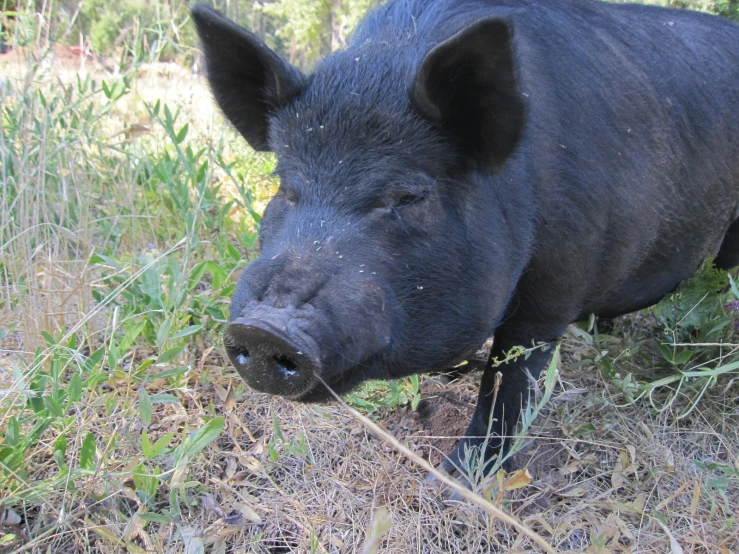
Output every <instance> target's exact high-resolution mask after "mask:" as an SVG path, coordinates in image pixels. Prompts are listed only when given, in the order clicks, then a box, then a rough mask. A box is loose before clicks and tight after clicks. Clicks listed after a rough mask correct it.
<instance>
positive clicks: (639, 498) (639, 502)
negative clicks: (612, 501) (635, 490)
mask: <svg viewBox="0 0 739 554" xmlns="http://www.w3.org/2000/svg"><path fill="white" fill-rule="evenodd" d="M646 504H647V495H646V494H644V493H643V492H640V493H639V494H637V495H636V498H635V499H634V501H633V502H632V503H631V505H632V506H634V509H635V510H637V511H639V512H643V511H644V506H646Z"/></svg>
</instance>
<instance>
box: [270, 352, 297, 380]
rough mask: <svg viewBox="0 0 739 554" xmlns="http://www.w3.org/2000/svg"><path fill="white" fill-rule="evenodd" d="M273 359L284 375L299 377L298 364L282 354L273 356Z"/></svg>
mask: <svg viewBox="0 0 739 554" xmlns="http://www.w3.org/2000/svg"><path fill="white" fill-rule="evenodd" d="M272 359H273V360H274V361H275V363H276V364H277V369H279V370H280V371H281V372H282V373H284V374H285V375H287V376H288V377H292V376H294V375H297V373H298V364H296V363H295V362H294V361H293V360H291V359H290V358H288V357H287V356H284V355H282V354H275V355H274V356H272Z"/></svg>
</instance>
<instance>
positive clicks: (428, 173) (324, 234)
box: [192, 0, 739, 472]
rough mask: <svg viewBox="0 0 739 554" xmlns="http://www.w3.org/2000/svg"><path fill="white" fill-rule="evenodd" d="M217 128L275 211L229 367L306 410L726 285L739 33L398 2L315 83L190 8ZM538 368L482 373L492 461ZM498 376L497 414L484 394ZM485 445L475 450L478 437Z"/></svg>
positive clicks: (441, 2) (704, 19)
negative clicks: (710, 268)
mask: <svg viewBox="0 0 739 554" xmlns="http://www.w3.org/2000/svg"><path fill="white" fill-rule="evenodd" d="M192 19H193V20H194V22H195V25H196V27H197V31H198V34H199V37H200V40H201V44H202V49H203V54H204V58H205V65H206V68H207V79H208V82H209V85H210V87H211V90H212V93H213V95H214V98H215V101H216V102H217V104H218V106H219V107H220V109H221V110H222V111H223V113H224V114H225V117H226V118H227V119H228V121H230V123H231V124H233V126H234V127H235V128H236V130H238V132H239V133H241V135H243V137H244V138H245V139H246V141H247V142H248V143H249V144H250V145H251V146H252V147H253V148H254V149H255V150H258V151H269V152H274V153H275V154H276V157H277V160H278V162H277V169H276V174H277V175H278V176H279V179H280V187H279V191H278V192H277V193H276V195H275V196H274V197H273V198H272V199H271V201H270V202H269V205H268V206H267V208H266V210H265V212H264V217H263V219H262V222H261V228H260V243H261V252H260V257H259V258H258V259H256V260H254V261H252V262H251V263H249V264H248V265H247V267H246V268H245V270H244V271H243V274H242V275H241V277H240V279H239V281H238V284H237V287H236V290H235V293H234V296H233V301H232V305H231V313H230V323H229V324H228V326H227V328H226V330H225V332H224V339H223V340H224V344H225V347H226V350H227V353H228V356H229V358H230V360H231V361H232V363H233V365H234V366H235V368H236V369H237V370H238V373H239V374H240V375H241V376H242V377H243V379H244V380H245V381H246V383H247V384H248V385H249V386H250V387H252V388H254V389H256V390H257V391H263V392H266V393H269V394H272V395H280V396H282V397H285V398H289V399H294V400H296V401H300V402H320V401H326V400H328V399H330V398H331V396H330V393H329V392H328V391H327V389H326V387H325V386H324V385H323V383H326V384H327V385H329V386H330V387H331V388H332V389H333V390H334V391H336V392H337V393H339V394H341V393H345V392H347V391H349V390H351V389H352V388H354V387H355V386H357V385H358V384H359V383H361V382H362V381H364V380H366V379H394V378H399V377H404V376H408V375H412V374H419V373H426V372H432V371H438V370H443V369H446V368H449V367H453V366H455V365H456V364H459V363H460V362H462V361H464V360H465V359H467V358H468V357H469V356H470V355H471V354H472V353H474V352H475V351H476V350H477V349H478V348H479V347H480V346H481V345H482V344H483V343H484V342H485V341H486V340H487V339H488V338H489V337H490V336H494V342H493V347H492V351H491V356H492V357H493V358H497V359H504V358H505V353H506V352H508V351H509V350H510V349H511V348H512V347H514V346H517V345H521V346H524V347H533V346H541V345H552V344H553V343H555V341H557V340H558V338H559V337H561V336H562V334H563V333H564V331H565V329H566V328H567V326H568V325H569V324H571V323H572V322H576V321H578V320H582V319H584V318H587V317H589V316H591V314H595V315H596V316H600V317H605V318H612V317H615V316H618V315H621V314H627V313H629V312H634V311H636V310H640V309H642V308H645V307H648V306H650V305H652V304H654V303H656V302H657V301H659V300H660V299H661V298H662V297H663V296H665V295H666V294H668V293H669V292H670V291H672V290H673V289H674V288H675V287H676V286H677V285H678V284H679V283H680V282H681V281H683V280H685V279H687V278H689V277H690V276H691V275H692V274H693V273H694V272H695V270H696V269H697V268H698V266H699V265H700V264H701V262H703V261H704V260H706V259H707V258H710V257H713V256H715V263H716V265H717V266H719V267H721V268H730V267H733V266H736V265H739V220H738V219H737V217H738V216H739V209H738V207H739V26H737V25H736V24H734V23H732V22H730V21H728V20H724V19H721V18H719V17H717V16H712V15H708V14H701V13H695V12H689V11H685V10H675V9H667V8H658V7H654V6H644V5H635V4H610V3H605V2H599V1H595V0H390V1H389V2H388V3H386V4H384V5H382V6H380V7H377V8H375V9H374V10H373V11H371V12H370V13H369V15H367V16H366V17H365V19H364V20H363V21H362V22H361V23H360V24H359V26H358V28H357V29H356V31H355V32H354V34H353V37H352V39H351V41H350V43H349V44H348V46H347V47H346V48H345V49H343V50H340V51H337V52H335V53H333V54H331V55H329V56H328V57H326V58H325V59H323V60H322V61H320V62H319V63H318V64H317V65H316V66H315V68H314V69H313V71H312V72H310V73H309V74H306V73H304V72H302V71H300V70H299V69H297V68H296V67H294V66H292V65H290V64H289V63H287V62H286V61H285V60H284V59H283V58H281V57H280V56H279V55H278V54H276V53H275V52H274V51H272V50H270V49H269V48H268V47H267V46H266V45H265V44H264V42H262V41H261V40H260V39H259V38H257V37H256V36H255V35H254V34H252V33H250V32H249V31H247V30H245V29H243V28H242V27H240V26H238V25H237V24H235V23H234V22H232V21H230V20H228V19H227V18H225V17H224V16H222V15H221V14H219V13H218V12H217V11H214V10H213V9H211V8H209V7H207V6H203V5H198V6H195V7H193V8H192ZM551 352H552V349H551V348H543V347H542V348H534V349H533V350H532V351H531V353H530V355H529V356H528V357H517V358H515V359H512V360H509V361H507V362H506V363H504V364H503V365H501V366H499V367H493V366H492V365H488V366H487V367H486V369H485V370H484V372H483V375H482V382H481V385H480V391H479V397H478V400H477V405H476V408H475V412H474V416H473V418H472V421H471V423H470V425H469V428H468V430H467V432H466V433H465V436H464V438H462V440H461V441H460V443H459V445H458V446H457V448H456V449H455V450H454V452H452V453H451V454H450V456H449V457H448V459H447V461H446V462H445V464H444V469H446V470H447V471H450V472H454V470H455V468H457V467H458V466H459V464H460V462H461V461H462V459H463V458H464V455H465V451H466V449H470V448H477V449H481V450H482V451H481V452H480V456H481V459H482V460H484V461H485V462H486V463H487V462H488V461H491V460H494V459H495V458H496V456H498V455H500V453H501V452H502V451H503V450H504V449H505V447H506V437H508V436H510V435H511V434H512V433H514V431H515V427H516V424H517V422H518V419H519V415H520V413H521V409H522V407H523V406H524V405H525V402H526V400H527V398H528V395H529V385H530V379H531V378H532V377H533V378H536V377H537V376H538V375H539V373H540V372H541V370H542V368H543V367H545V366H546V364H547V363H548V360H549V359H550V356H551ZM498 371H500V372H501V373H502V381H501V382H500V385H499V388H498V390H497V394H496V395H495V397H496V401H495V402H493V396H494V395H493V392H495V391H494V388H495V386H496V385H495V373H496V372H498ZM486 435H487V440H485V437H486Z"/></svg>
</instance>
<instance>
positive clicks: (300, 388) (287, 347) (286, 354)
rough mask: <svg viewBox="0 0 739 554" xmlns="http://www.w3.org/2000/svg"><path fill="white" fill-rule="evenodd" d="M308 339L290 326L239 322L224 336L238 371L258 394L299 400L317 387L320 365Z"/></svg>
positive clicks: (230, 325) (254, 321) (248, 321)
mask: <svg viewBox="0 0 739 554" xmlns="http://www.w3.org/2000/svg"><path fill="white" fill-rule="evenodd" d="M310 342H311V341H310V339H309V338H308V337H306V336H295V334H293V333H291V332H290V331H289V330H288V328H287V326H286V325H279V324H274V323H270V322H268V321H265V320H260V319H252V318H249V319H247V318H239V319H237V320H235V321H233V322H231V323H230V324H229V325H228V327H227V328H226V331H225V334H224V344H225V346H226V352H227V353H228V357H229V358H230V359H231V363H233V365H234V367H235V368H236V370H237V371H238V372H239V374H240V375H241V377H242V378H243V379H244V380H245V381H246V383H247V384H248V385H249V386H250V387H252V388H253V389H255V390H258V391H260V392H266V393H269V394H275V395H280V396H285V397H287V398H297V397H299V396H301V395H303V394H304V393H306V392H308V391H310V390H311V389H313V388H314V387H315V386H316V385H317V382H318V380H317V375H319V374H320V368H321V365H320V362H319V361H318V359H317V357H316V356H315V354H314V349H315V346H314V345H312V344H310Z"/></svg>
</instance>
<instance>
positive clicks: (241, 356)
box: [234, 348, 251, 365]
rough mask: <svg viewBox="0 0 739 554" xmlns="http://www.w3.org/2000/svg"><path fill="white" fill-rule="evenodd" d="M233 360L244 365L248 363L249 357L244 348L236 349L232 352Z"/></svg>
mask: <svg viewBox="0 0 739 554" xmlns="http://www.w3.org/2000/svg"><path fill="white" fill-rule="evenodd" d="M234 359H235V360H236V361H237V362H238V363H240V364H241V365H246V364H248V363H249V360H250V359H251V356H250V355H249V351H248V350H247V349H246V348H237V349H236V351H235V352H234Z"/></svg>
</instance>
